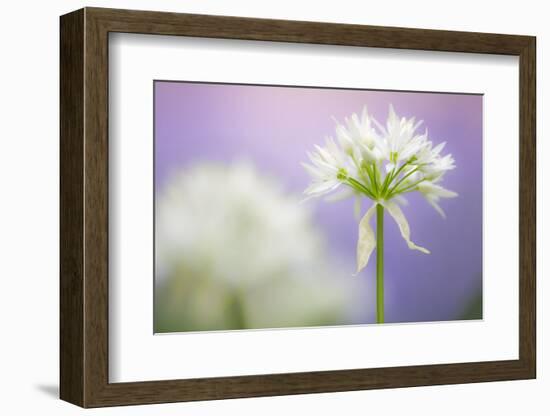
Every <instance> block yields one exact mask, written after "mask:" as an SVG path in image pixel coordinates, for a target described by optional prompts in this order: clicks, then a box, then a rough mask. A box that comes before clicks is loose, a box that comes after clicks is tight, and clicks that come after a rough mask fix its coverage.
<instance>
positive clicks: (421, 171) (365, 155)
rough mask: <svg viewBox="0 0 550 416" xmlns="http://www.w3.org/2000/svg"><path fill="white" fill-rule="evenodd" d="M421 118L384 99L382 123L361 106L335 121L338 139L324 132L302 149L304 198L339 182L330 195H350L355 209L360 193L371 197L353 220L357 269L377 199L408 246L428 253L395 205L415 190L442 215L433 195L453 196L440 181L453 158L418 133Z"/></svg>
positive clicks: (369, 240) (364, 259) (369, 248)
mask: <svg viewBox="0 0 550 416" xmlns="http://www.w3.org/2000/svg"><path fill="white" fill-rule="evenodd" d="M421 124H422V121H416V120H415V118H414V117H413V118H406V117H399V116H398V115H397V114H396V112H395V110H394V108H393V106H392V105H390V108H389V115H388V119H387V121H386V125H385V126H383V125H381V124H380V123H378V122H377V121H376V120H375V119H374V118H373V117H372V116H370V115H369V113H368V111H367V108H366V107H364V108H363V111H362V112H361V116H360V117H359V116H358V115H357V114H353V115H352V116H351V118H346V119H345V123H344V124H340V123H338V122H337V125H336V137H337V139H338V140H337V142H338V143H336V142H335V141H334V140H333V139H332V138H331V137H328V138H326V144H325V146H324V147H321V146H315V151H314V152H313V153H308V157H309V159H310V163H309V164H307V163H304V164H303V166H304V168H305V169H306V170H307V172H308V173H309V174H310V176H311V178H312V182H311V184H310V185H309V186H308V187H307V189H306V190H305V191H304V193H305V194H306V195H307V197H308V198H311V197H319V196H323V195H326V194H329V193H332V192H333V191H335V190H336V189H338V188H345V189H344V190H343V191H342V192H341V193H340V194H338V195H335V196H332V195H331V199H332V200H337V199H340V198H342V197H347V196H355V197H356V199H357V202H358V203H357V204H356V212H357V213H358V212H359V209H360V205H359V201H360V198H361V197H367V198H369V199H371V200H372V201H373V202H374V204H373V205H372V206H371V207H370V208H369V209H368V210H367V212H366V213H365V215H364V216H363V218H362V219H361V220H360V221H359V239H358V243H357V272H359V271H361V270H362V269H363V268H364V267H365V266H366V265H367V263H368V260H369V257H370V255H371V253H372V252H373V250H374V249H375V247H376V237H375V235H374V232H373V230H372V228H371V226H370V220H371V218H372V216H373V215H374V213H375V212H376V205H377V204H380V205H382V206H383V207H384V208H385V210H386V211H387V212H388V213H389V214H390V215H391V216H392V218H393V219H394V220H395V222H396V223H397V225H398V227H399V230H400V232H401V236H402V237H403V239H404V240H405V241H406V243H407V245H408V247H409V248H410V249H413V250H419V251H421V252H423V253H429V251H428V250H427V249H425V248H423V247H420V246H418V245H416V244H414V243H413V242H412V241H411V239H410V235H411V232H410V228H409V224H408V222H407V219H406V218H405V215H404V214H403V211H402V210H401V208H400V207H399V204H401V205H404V204H405V203H406V200H405V198H404V197H403V195H404V194H407V193H410V192H414V191H419V192H420V193H421V194H422V195H423V196H424V198H425V199H426V200H427V202H428V203H429V204H430V205H432V206H433V207H434V208H435V210H436V211H437V212H438V213H439V214H440V215H441V216H443V217H445V213H444V212H443V210H442V209H441V207H440V206H439V200H440V199H441V198H452V197H456V196H457V193H456V192H453V191H449V190H447V189H445V188H443V187H442V186H441V185H440V182H441V180H442V179H443V177H444V175H445V173H446V172H447V171H449V170H451V169H454V168H455V163H454V159H453V157H452V155H451V154H447V155H445V156H442V155H441V152H442V150H443V148H444V147H445V143H444V142H443V143H440V144H438V145H437V146H435V147H434V146H433V143H432V142H431V141H430V140H429V139H428V131H427V130H425V131H424V132H422V133H418V128H419V127H420V125H421Z"/></svg>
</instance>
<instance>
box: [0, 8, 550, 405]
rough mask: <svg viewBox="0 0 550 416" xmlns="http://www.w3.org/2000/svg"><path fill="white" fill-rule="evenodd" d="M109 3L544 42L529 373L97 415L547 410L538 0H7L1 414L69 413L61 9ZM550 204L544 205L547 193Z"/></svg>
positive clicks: (547, 36)
mask: <svg viewBox="0 0 550 416" xmlns="http://www.w3.org/2000/svg"><path fill="white" fill-rule="evenodd" d="M82 6H103V7H117V8H133V9H146V10H152V9H154V10H166V11H177V12H189V13H209V14H225V15H240V16H252V17H266V18H268V17H269V18H276V19H296V20H318V21H327V22H342V23H360V24H373V25H387V26H408V27H419V28H433V29H453V30H469V31H480V32H500V33H513V34H529V35H536V36H537V38H538V39H537V41H538V48H537V49H538V50H537V52H538V65H537V71H538V87H537V94H538V132H537V133H538V138H539V140H538V143H539V144H538V161H539V162H538V163H539V180H538V192H539V200H538V201H539V206H538V213H539V219H538V222H539V231H538V258H539V267H538V295H539V296H538V321H539V325H538V331H539V332H538V333H539V338H538V340H539V342H538V347H539V364H538V374H539V377H538V379H537V380H534V381H518V382H500V383H484V384H473V385H472V384H470V385H458V386H439V387H423V388H410V389H398V390H380V391H367V392H351V393H339V394H317V395H304V396H288V397H274V398H261V399H243V400H225V401H218V402H202V403H186V404H167V405H155V406H139V407H132V408H118V409H117V408H115V409H106V410H105V409H104V410H91V411H87V413H88V414H102V415H111V414H113V415H117V414H118V415H121V414H124V415H126V414H129V415H134V414H135V415H138V414H139V415H153V414H154V415H163V414H167V415H169V414H174V415H175V414H178V415H186V414H192V415H222V414H223V415H227V414H237V413H238V414H240V415H248V414H250V415H256V414H262V415H271V414H272V415H279V414H285V413H287V414H315V415H333V414H346V415H354V414H358V415H359V414H361V415H365V414H374V415H384V416H385V415H395V414H409V415H417V414H418V415H422V416H430V415H438V416H439V415H441V414H445V415H470V414H472V415H477V414H484V413H487V414H498V415H506V414H529V415H546V414H548V412H549V410H550V400H549V399H548V391H549V389H550V361H549V360H547V359H546V356H545V351H544V349H545V346H546V345H547V341H548V336H549V335H548V334H549V332H548V326H547V328H546V331H543V325H544V323H545V321H546V319H547V318H549V316H548V315H549V313H550V312H549V311H550V310H549V308H548V307H546V306H545V305H544V302H545V300H550V293H549V292H548V287H550V286H548V285H547V284H545V282H544V272H545V270H544V260H545V259H544V258H543V254H544V252H543V247H544V242H545V240H547V239H548V238H549V237H550V229H549V226H548V222H546V221H544V218H543V215H542V213H543V211H544V210H545V208H547V205H548V203H545V201H543V198H544V197H546V195H545V194H543V183H544V181H545V179H548V178H545V176H548V175H549V174H548V172H549V171H550V170H548V169H546V168H545V167H543V166H542V165H543V163H544V161H545V160H550V146H548V145H547V144H546V143H545V141H544V140H543V134H544V131H543V129H542V124H543V123H544V120H545V119H546V118H547V117H548V112H547V111H546V108H545V105H544V104H545V102H548V101H550V86H549V84H548V80H547V78H546V77H545V73H548V71H550V66H548V65H546V61H547V58H548V57H550V26H549V25H548V21H547V20H548V19H547V17H548V14H547V12H546V11H545V3H544V2H540V1H535V0H523V1H521V2H517V1H514V2H509V1H503V0H501V1H494V0H493V1H486V2H481V1H479V0H476V1H470V0H462V1H460V2H442V1H428V0H417V1H407V0H394V1H386V2H382V1H380V2H366V1H352V0H338V1H320V0H317V1H301V2H298V1H296V0H277V1H273V0H271V1H254V0H232V1H226V2H221V1H216V0H180V1H169V0H157V1H152V0H133V1H132V0H123V1H122V0H121V1H116V2H115V1H111V2H107V1H92V0H90V1H89V2H82V1H69V0H52V1H48V2H40V1H35V2H31V1H23V0H20V1H18V2H5V4H4V5H3V9H2V12H1V14H0V31H1V36H0V42H1V46H2V48H1V55H0V56H2V60H1V64H0V74H1V76H0V83H1V84H0V85H1V87H0V128H1V130H0V131H1V133H0V140H1V143H2V146H1V147H0V186H1V190H2V200H1V204H0V214H1V215H0V253H1V254H0V279H1V282H2V285H1V286H0V288H1V289H0V323H1V325H2V335H1V342H0V391H1V392H2V393H1V394H0V410H1V413H2V414H7V415H15V414H55V415H72V414H79V413H80V412H83V411H82V410H80V409H79V408H77V407H75V406H72V405H69V404H67V403H64V402H61V401H59V400H58V399H57V398H56V397H57V394H58V393H57V390H58V388H57V386H58V300H59V299H58V270H59V267H58V256H59V250H58V228H59V224H58V208H59V205H58V199H59V198H58V192H59V186H58V182H59V181H58V174H59V169H58V163H59V157H58V154H59V147H58V114H59V113H58V104H59V100H58V88H59V75H58V71H59V66H58V61H59V51H58V49H59V47H58V44H59V35H58V32H59V30H58V29H59V28H58V16H59V15H61V14H64V13H66V12H69V11H71V10H73V9H77V8H80V7H82ZM546 202H549V201H548V200H547V201H546Z"/></svg>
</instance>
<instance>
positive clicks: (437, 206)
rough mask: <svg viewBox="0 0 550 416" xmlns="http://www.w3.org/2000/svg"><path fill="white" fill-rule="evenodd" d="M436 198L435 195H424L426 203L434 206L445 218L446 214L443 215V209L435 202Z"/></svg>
mask: <svg viewBox="0 0 550 416" xmlns="http://www.w3.org/2000/svg"><path fill="white" fill-rule="evenodd" d="M437 199H438V198H437V197H429V196H427V197H426V201H428V204H430V205H431V206H432V207H434V209H435V210H436V211H437V213H438V214H439V215H441V216H442V217H443V218H447V216H446V215H445V211H443V208H441V207H440V206H439V204H438V203H437Z"/></svg>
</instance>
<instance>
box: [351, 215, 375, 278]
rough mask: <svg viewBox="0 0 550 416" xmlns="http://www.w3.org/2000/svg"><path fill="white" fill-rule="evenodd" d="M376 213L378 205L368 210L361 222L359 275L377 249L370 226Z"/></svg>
mask: <svg viewBox="0 0 550 416" xmlns="http://www.w3.org/2000/svg"><path fill="white" fill-rule="evenodd" d="M375 212H376V204H373V205H372V207H370V208H369V209H368V211H367V212H366V214H365V215H364V216H363V218H361V221H359V238H358V240H357V272H356V274H357V273H359V272H360V271H361V270H363V269H364V268H365V266H366V265H367V263H368V262H369V257H370V255H371V254H372V252H373V250H374V248H375V247H376V237H375V235H374V231H373V230H372V228H371V226H370V223H369V222H370V219H371V218H372V216H373V215H374V213H375Z"/></svg>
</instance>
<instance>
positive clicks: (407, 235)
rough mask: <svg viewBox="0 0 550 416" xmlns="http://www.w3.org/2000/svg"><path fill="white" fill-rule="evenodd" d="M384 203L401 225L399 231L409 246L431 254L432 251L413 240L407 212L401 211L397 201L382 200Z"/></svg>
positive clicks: (398, 224)
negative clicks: (406, 216)
mask: <svg viewBox="0 0 550 416" xmlns="http://www.w3.org/2000/svg"><path fill="white" fill-rule="evenodd" d="M382 205H383V206H384V208H386V210H387V211H388V213H389V214H390V215H391V216H392V217H393V219H394V220H395V222H396V223H397V226H398V227H399V231H400V232H401V236H402V237H403V239H404V240H405V241H406V242H407V246H409V248H410V249H411V250H418V251H421V252H422V253H426V254H429V253H430V251H429V250H427V249H425V248H424V247H420V246H417V245H416V244H414V243H413V242H412V241H411V229H410V227H409V223H408V222H407V219H406V218H405V214H403V211H401V208H399V205H397V204H396V203H395V202H392V201H384V202H382Z"/></svg>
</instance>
